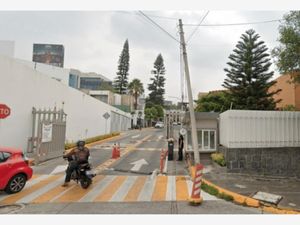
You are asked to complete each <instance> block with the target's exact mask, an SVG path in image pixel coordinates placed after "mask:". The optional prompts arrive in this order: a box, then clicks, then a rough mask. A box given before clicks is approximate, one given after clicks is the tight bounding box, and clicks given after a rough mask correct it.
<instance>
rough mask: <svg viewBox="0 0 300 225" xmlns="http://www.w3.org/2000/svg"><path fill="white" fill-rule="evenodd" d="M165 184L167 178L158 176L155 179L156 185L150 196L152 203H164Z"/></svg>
mask: <svg viewBox="0 0 300 225" xmlns="http://www.w3.org/2000/svg"><path fill="white" fill-rule="evenodd" d="M167 183H168V177H167V176H158V177H157V178H156V184H155V188H154V191H153V194H152V201H164V200H165V199H166V193H167Z"/></svg>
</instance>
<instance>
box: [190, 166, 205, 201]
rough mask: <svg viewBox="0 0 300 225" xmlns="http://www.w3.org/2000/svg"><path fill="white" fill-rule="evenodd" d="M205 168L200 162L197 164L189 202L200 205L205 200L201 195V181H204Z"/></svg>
mask: <svg viewBox="0 0 300 225" xmlns="http://www.w3.org/2000/svg"><path fill="white" fill-rule="evenodd" d="M203 168H204V167H203V165H202V164H200V163H199V164H197V165H196V166H195V177H194V183H193V189H192V193H191V197H190V198H189V202H190V203H191V204H194V205H199V204H201V203H202V201H203V198H202V197H201V183H202V175H203Z"/></svg>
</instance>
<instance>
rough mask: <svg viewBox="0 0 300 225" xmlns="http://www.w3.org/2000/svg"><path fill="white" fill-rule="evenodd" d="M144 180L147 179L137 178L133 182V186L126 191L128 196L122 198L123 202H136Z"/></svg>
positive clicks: (143, 177)
mask: <svg viewBox="0 0 300 225" xmlns="http://www.w3.org/2000/svg"><path fill="white" fill-rule="evenodd" d="M146 180H147V177H145V176H141V177H138V178H137V180H136V181H135V183H134V184H133V186H132V187H131V188H130V190H129V191H128V194H127V195H126V197H125V198H124V201H125V202H133V201H137V199H138V197H139V194H140V192H141V190H142V188H143V186H144V184H145V182H146Z"/></svg>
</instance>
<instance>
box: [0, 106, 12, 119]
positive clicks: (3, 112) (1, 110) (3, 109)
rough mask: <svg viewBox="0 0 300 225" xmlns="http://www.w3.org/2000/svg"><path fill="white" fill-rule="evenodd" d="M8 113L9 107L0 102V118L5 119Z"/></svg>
mask: <svg viewBox="0 0 300 225" xmlns="http://www.w3.org/2000/svg"><path fill="white" fill-rule="evenodd" d="M9 115H10V108H9V107H8V106H7V105H5V104H0V119H5V118H6V117H8V116H9Z"/></svg>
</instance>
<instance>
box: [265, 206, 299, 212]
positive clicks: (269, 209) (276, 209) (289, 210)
mask: <svg viewBox="0 0 300 225" xmlns="http://www.w3.org/2000/svg"><path fill="white" fill-rule="evenodd" d="M262 210H263V211H266V212H270V213H274V214H300V211H297V210H294V209H282V208H274V207H272V206H263V207H262Z"/></svg>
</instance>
